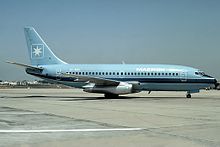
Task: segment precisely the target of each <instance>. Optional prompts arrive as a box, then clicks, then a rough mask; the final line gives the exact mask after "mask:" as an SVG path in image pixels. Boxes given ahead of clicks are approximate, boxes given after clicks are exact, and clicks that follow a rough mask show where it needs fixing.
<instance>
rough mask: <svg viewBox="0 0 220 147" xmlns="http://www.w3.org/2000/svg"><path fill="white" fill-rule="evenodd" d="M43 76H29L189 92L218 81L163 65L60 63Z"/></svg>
mask: <svg viewBox="0 0 220 147" xmlns="http://www.w3.org/2000/svg"><path fill="white" fill-rule="evenodd" d="M42 67H43V68H44V70H43V72H42V73H41V74H36V73H34V74H33V73H31V72H28V71H27V72H28V73H29V74H32V75H35V76H38V77H40V78H43V79H45V80H48V81H50V82H55V83H61V84H64V85H68V86H72V87H76V88H82V87H83V86H85V85H86V84H87V83H86V82H77V81H74V79H73V78H71V77H65V76H63V75H62V74H61V73H68V74H76V75H84V76H93V77H101V78H105V79H112V80H117V81H122V82H139V83H140V86H138V87H137V88H138V89H137V90H147V91H189V92H191V93H193V92H198V91H199V89H202V88H207V87H212V86H214V84H215V83H216V80H215V78H213V77H211V76H208V75H205V74H204V73H203V72H201V71H199V70H198V69H195V68H191V67H187V66H179V65H163V64H56V65H45V66H42Z"/></svg>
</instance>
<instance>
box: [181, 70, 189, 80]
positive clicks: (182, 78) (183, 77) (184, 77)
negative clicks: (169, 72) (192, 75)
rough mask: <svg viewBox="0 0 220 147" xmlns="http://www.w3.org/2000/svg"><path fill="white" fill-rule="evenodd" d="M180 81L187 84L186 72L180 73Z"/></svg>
mask: <svg viewBox="0 0 220 147" xmlns="http://www.w3.org/2000/svg"><path fill="white" fill-rule="evenodd" d="M180 80H181V82H187V72H185V71H182V72H180Z"/></svg>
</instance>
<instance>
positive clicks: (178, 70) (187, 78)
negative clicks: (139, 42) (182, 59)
mask: <svg viewBox="0 0 220 147" xmlns="http://www.w3.org/2000/svg"><path fill="white" fill-rule="evenodd" d="M24 33H25V38H26V42H27V48H28V53H29V58H30V61H31V65H28V64H23V63H17V62H11V61H7V63H10V64H15V65H18V66H22V67H24V68H25V71H26V73H27V74H30V75H33V76H36V77H39V78H41V79H44V80H46V81H48V82H50V83H58V84H63V85H67V86H71V87H75V88H81V89H83V91H85V92H89V93H101V94H104V96H105V97H106V98H112V97H118V96H119V95H125V94H131V93H138V92H141V91H148V93H149V94H150V92H151V91H185V92H186V97H187V98H191V94H192V93H198V92H199V91H200V90H201V89H205V88H208V87H212V88H216V87H217V86H218V85H219V84H218V83H217V80H216V79H215V78H214V77H212V76H209V75H207V74H206V73H204V72H203V71H201V70H199V69H196V68H192V67H188V66H181V65H165V64H68V63H66V62H64V61H62V60H61V59H59V58H58V57H57V56H56V55H55V54H54V53H53V52H52V50H51V49H50V48H49V47H48V45H47V44H46V43H45V42H44V40H43V39H42V38H41V37H40V35H39V34H38V33H37V32H36V31H35V29H34V28H33V27H25V28H24Z"/></svg>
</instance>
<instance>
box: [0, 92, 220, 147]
mask: <svg viewBox="0 0 220 147" xmlns="http://www.w3.org/2000/svg"><path fill="white" fill-rule="evenodd" d="M0 146H22V147H32V146H33V147H37V146H43V147H48V146H53V147H56V146H57V147H58V146H59V147H60V146H76V147H81V146H82V147H84V146H87V147H88V146H89V147H99V146H100V147H103V146H105V147H116V146H120V147H134V146H138V147H146V146H150V147H171V146H175V147H186V146H187V147H201V146H202V147H203V146H205V147H206V146H207V147H217V146H220V91H215V90H210V91H201V92H200V93H199V94H192V98H191V99H187V98H185V93H184V92H152V93H151V94H148V93H147V92H141V93H138V94H130V95H125V96H122V97H119V98H117V99H105V98H103V95H100V94H91V93H85V92H83V91H82V90H80V89H0Z"/></svg>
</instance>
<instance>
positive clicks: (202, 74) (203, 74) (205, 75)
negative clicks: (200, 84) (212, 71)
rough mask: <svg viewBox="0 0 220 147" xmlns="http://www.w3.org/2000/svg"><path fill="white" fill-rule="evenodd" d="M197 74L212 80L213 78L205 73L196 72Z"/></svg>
mask: <svg viewBox="0 0 220 147" xmlns="http://www.w3.org/2000/svg"><path fill="white" fill-rule="evenodd" d="M195 74H196V75H200V76H204V77H210V78H211V76H209V75H207V74H205V73H204V72H203V71H197V72H195Z"/></svg>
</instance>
